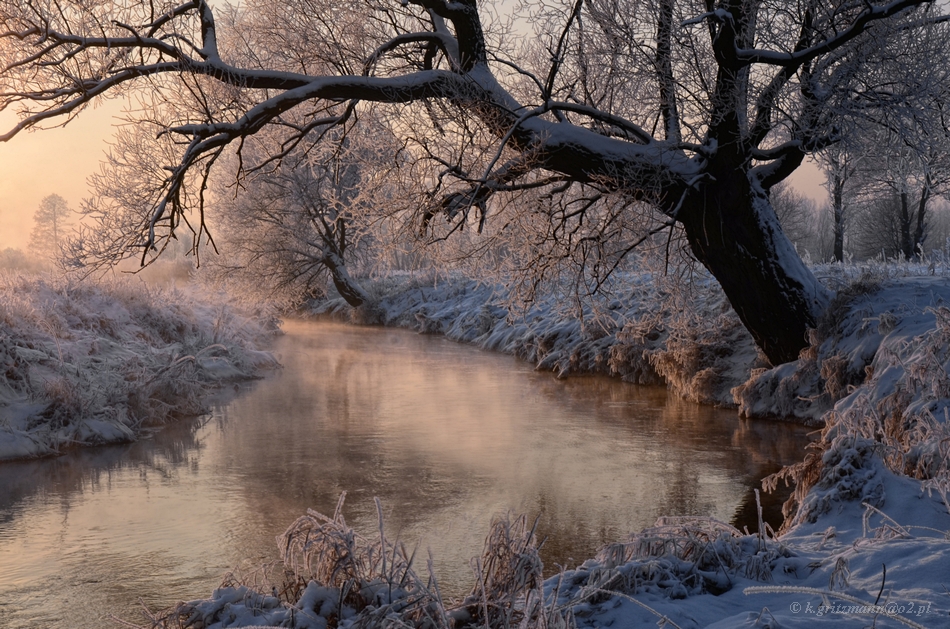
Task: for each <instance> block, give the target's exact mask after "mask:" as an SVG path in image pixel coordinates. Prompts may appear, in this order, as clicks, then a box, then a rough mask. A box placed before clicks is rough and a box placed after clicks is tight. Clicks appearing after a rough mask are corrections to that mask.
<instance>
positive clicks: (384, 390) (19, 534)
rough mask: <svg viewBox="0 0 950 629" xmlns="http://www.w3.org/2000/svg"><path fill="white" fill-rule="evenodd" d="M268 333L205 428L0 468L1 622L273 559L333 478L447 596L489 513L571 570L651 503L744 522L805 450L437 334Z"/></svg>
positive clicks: (634, 524) (125, 600) (370, 524)
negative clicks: (528, 521)
mask: <svg viewBox="0 0 950 629" xmlns="http://www.w3.org/2000/svg"><path fill="white" fill-rule="evenodd" d="M287 329H288V332H289V334H288V335H287V336H286V337H284V338H283V339H282V340H281V341H280V343H279V345H278V347H277V351H278V352H279V353H281V355H282V356H281V358H282V362H283V363H284V365H285V368H284V370H283V371H282V373H281V374H279V375H278V376H277V377H274V378H271V379H268V380H266V381H263V382H260V383H258V384H256V385H255V386H254V387H253V388H252V390H251V391H250V392H249V393H248V394H247V395H243V396H241V397H240V398H239V399H237V400H236V401H235V402H233V403H227V404H225V403H222V404H220V405H217V406H216V407H215V409H214V414H213V416H212V417H211V418H210V420H209V421H208V422H207V423H206V424H205V425H201V426H187V425H183V424H179V425H176V426H173V427H170V428H169V429H168V430H166V431H163V432H162V433H160V434H158V435H155V436H154V438H153V439H151V440H150V441H148V442H140V443H137V444H132V445H129V446H118V447H111V448H102V449H98V450H95V451H92V450H85V451H81V452H76V453H74V454H70V455H69V456H66V457H61V458H59V459H55V460H50V461H40V462H29V463H16V464H8V465H3V466H0V626H3V627H10V628H22V627H31V628H32V627H46V626H61V625H62V626H65V625H66V624H67V621H68V624H69V626H71V627H76V628H82V627H100V626H102V622H101V621H98V620H95V619H96V618H101V617H102V616H104V615H108V614H110V613H111V614H116V615H117V616H119V617H122V618H134V615H135V611H134V608H135V605H136V601H137V600H138V597H142V598H143V599H144V600H145V602H146V603H147V604H149V605H151V606H153V607H163V606H167V605H169V604H172V603H174V602H175V601H176V600H178V599H183V598H194V597H196V596H204V595H206V594H207V593H209V592H210V589H211V588H213V587H214V586H215V585H216V584H217V582H218V580H219V578H220V576H221V574H222V573H223V572H225V571H226V570H227V569H228V568H229V567H231V566H234V565H236V564H238V563H240V562H242V560H243V561H244V562H245V565H248V566H253V565H259V564H260V563H261V562H264V561H267V560H270V559H272V558H274V557H275V554H276V553H275V545H274V542H273V540H274V536H275V535H277V534H279V533H280V532H281V531H282V530H283V529H284V528H285V527H286V526H287V525H288V524H289V523H290V522H291V521H292V520H293V519H294V518H295V517H296V516H298V515H299V514H301V513H302V512H303V511H304V510H305V509H306V508H307V507H313V508H316V509H318V510H321V511H324V512H328V511H332V509H333V506H334V505H335V504H336V501H337V498H338V496H339V493H340V492H341V491H344V490H345V491H347V492H348V494H349V497H348V499H347V508H346V509H345V514H346V517H347V519H348V521H349V522H350V523H351V524H353V525H355V526H356V527H357V528H358V529H361V530H363V531H364V532H366V533H368V534H369V533H372V532H373V531H374V530H375V528H376V514H375V511H374V508H375V507H374V504H373V501H372V497H373V496H379V497H380V498H381V500H382V502H383V505H384V508H385V509H386V514H385V515H386V518H387V520H386V521H387V527H388V528H387V533H388V534H389V535H390V536H397V535H398V536H399V538H400V539H402V540H403V541H405V542H406V543H407V545H408V546H410V547H411V546H412V545H414V544H420V545H421V547H422V550H423V551H424V550H425V548H426V547H427V546H429V547H431V548H432V551H433V554H434V555H435V557H436V570H437V572H438V574H439V577H440V582H441V583H442V585H443V586H444V588H445V589H448V590H449V591H454V592H456V593H458V592H460V591H462V590H464V589H465V588H466V587H467V586H468V584H469V583H470V573H469V568H468V559H469V558H470V557H471V556H473V555H475V554H477V553H478V552H479V551H480V549H481V544H482V540H483V537H484V535H485V534H486V532H487V525H488V521H489V520H490V518H491V516H492V515H493V514H496V513H502V512H505V511H512V512H515V513H518V512H526V513H529V514H531V515H534V514H536V513H541V514H542V520H541V528H540V532H541V533H542V534H543V535H546V536H548V538H549V539H548V542H547V544H546V545H545V547H544V552H543V558H544V560H545V564H546V565H547V566H549V567H550V568H551V569H553V566H554V565H556V564H560V565H573V564H575V563H577V562H578V561H580V560H583V559H584V558H586V557H587V556H589V555H591V554H592V553H593V552H594V551H595V550H596V549H597V548H598V547H600V546H601V545H603V544H604V543H606V542H609V541H613V540H616V539H618V538H620V537H622V536H623V535H624V534H626V533H628V532H630V531H632V530H637V529H639V528H642V527H644V526H648V525H650V524H652V523H653V521H654V520H655V519H656V517H657V516H659V515H675V514H682V515H686V514H707V515H712V516H714V517H717V518H719V519H722V520H726V521H729V520H732V519H733V518H734V516H735V515H736V513H737V512H743V510H744V511H745V513H746V514H747V515H746V517H747V518H748V517H749V504H750V496H751V487H752V486H753V484H755V482H756V480H757V479H758V478H760V477H761V476H762V475H763V474H764V473H768V472H770V471H773V470H775V469H777V468H778V466H779V465H781V464H782V463H785V462H791V461H793V460H797V459H798V458H799V457H800V456H801V451H802V447H803V444H804V430H803V429H801V428H796V427H791V426H787V425H783V424H768V423H748V422H740V421H739V420H737V419H736V417H735V413H733V412H724V411H718V410H716V409H710V408H706V407H700V406H697V405H692V404H687V403H684V402H682V401H679V400H675V399H668V398H667V395H666V392H665V391H661V390H660V391H658V390H653V389H638V388H636V387H632V386H630V385H625V384H622V383H619V382H616V381H612V380H607V379H601V378H577V379H571V380H567V381H557V380H554V379H552V378H551V377H550V375H548V374H539V373H535V372H534V371H533V370H532V369H531V368H530V367H529V366H527V365H525V364H524V363H520V362H518V361H516V360H514V359H512V358H509V357H504V356H498V355H493V354H488V353H484V352H479V351H477V350H474V349H472V348H467V347H462V346H459V345H457V344H454V343H451V342H449V341H446V340H444V339H441V338H436V337H420V336H417V335H414V334H412V333H408V332H404V331H399V330H381V329H357V328H352V327H346V326H338V325H332V324H312V323H310V324H303V323H290V324H288V326H287ZM753 507H754V503H753ZM751 514H752V517H751V519H749V520H747V522H754V508H753V509H752V511H751ZM774 524H776V525H777V522H774ZM423 555H424V552H423ZM84 613H89V614H91V616H90V617H89V618H84V617H83V614H84Z"/></svg>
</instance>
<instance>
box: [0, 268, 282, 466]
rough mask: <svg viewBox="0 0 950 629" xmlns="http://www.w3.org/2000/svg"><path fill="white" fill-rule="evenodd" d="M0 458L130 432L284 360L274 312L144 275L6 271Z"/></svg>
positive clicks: (0, 334) (0, 277)
mask: <svg viewBox="0 0 950 629" xmlns="http://www.w3.org/2000/svg"><path fill="white" fill-rule="evenodd" d="M0 294H2V295H3V296H4V298H3V301H2V303H0V368H2V370H3V377H2V378H0V460H2V459H11V458H19V457H31V456H42V455H47V454H54V453H56V452H59V451H61V450H62V449H63V448H66V447H69V446H72V445H88V444H99V443H109V442H118V441H128V440H131V439H134V438H135V436H136V434H137V433H138V432H139V431H140V430H141V429H142V428H143V427H146V426H150V425H155V424H159V423H161V422H163V421H165V420H166V419H168V418H170V417H176V416H187V415H196V414H199V413H201V412H203V406H202V403H201V396H202V395H203V394H204V393H205V392H206V391H207V390H208V388H209V387H211V386H214V385H215V384H218V383H221V382H223V381H227V380H234V379H246V378H249V377H253V376H255V375H256V374H258V373H259V372H260V371H261V370H262V369H266V368H271V367H274V366H276V362H275V360H274V358H273V357H272V356H271V355H270V354H269V353H267V352H265V351H261V350H259V349H258V346H259V345H261V344H262V343H263V342H264V341H265V339H266V337H267V336H268V335H270V334H272V333H273V332H274V330H275V329H276V327H275V326H274V325H273V321H268V320H267V319H266V318H264V317H253V316H249V315H244V314H240V313H239V312H237V311H235V310H234V309H233V308H230V307H229V306H227V305H226V303H225V302H224V301H223V300H221V299H218V300H214V299H199V298H197V297H195V296H193V295H189V294H187V293H185V292H182V291H178V290H174V289H166V288H158V287H155V286H150V285H147V284H144V283H142V282H141V281H138V280H136V279H134V278H133V279H130V280H125V281H122V280H111V281H101V282H95V283H94V282H82V283H78V282H71V281H69V280H65V279H57V278H53V277H40V276H27V275H20V274H15V273H5V274H0Z"/></svg>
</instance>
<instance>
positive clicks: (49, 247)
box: [29, 194, 72, 260]
mask: <svg viewBox="0 0 950 629" xmlns="http://www.w3.org/2000/svg"><path fill="white" fill-rule="evenodd" d="M71 213H72V210H70V209H69V205H68V204H67V203H66V199H64V198H63V197H61V196H59V195H58V194H51V195H49V196H47V197H45V198H44V199H43V200H42V201H40V207H39V209H38V210H37V211H36V214H34V215H33V222H34V226H33V232H32V233H31V234H30V244H29V248H30V250H31V251H32V252H33V253H34V254H35V255H37V256H39V257H41V258H46V259H48V260H56V259H58V258H59V257H60V251H61V247H62V245H63V243H64V241H65V237H66V224H67V222H68V221H69V215H70V214H71Z"/></svg>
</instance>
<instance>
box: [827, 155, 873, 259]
mask: <svg viewBox="0 0 950 629" xmlns="http://www.w3.org/2000/svg"><path fill="white" fill-rule="evenodd" d="M863 151H864V147H861V146H860V143H859V142H855V138H850V142H849V144H843V143H842V144H836V145H832V146H829V147H828V148H827V149H825V150H824V151H822V153H821V155H820V157H819V161H820V163H821V167H822V170H823V171H824V173H825V181H826V183H825V186H826V187H827V189H828V194H829V196H830V197H831V208H830V210H831V229H832V235H833V241H832V242H833V244H832V255H833V257H834V261H835V262H844V236H845V228H846V226H847V223H848V221H849V220H850V219H851V213H852V207H853V205H854V203H855V199H854V196H855V189H856V187H857V185H858V184H857V179H856V177H857V175H858V174H859V172H860V171H859V166H860V164H861V162H862V159H863V158H864V157H865V155H864V154H863Z"/></svg>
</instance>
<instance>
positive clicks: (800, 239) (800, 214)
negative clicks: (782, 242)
mask: <svg viewBox="0 0 950 629" xmlns="http://www.w3.org/2000/svg"><path fill="white" fill-rule="evenodd" d="M769 200H770V201H771V202H772V208H773V209H774V210H775V215H776V216H778V220H779V222H780V223H781V224H782V229H783V230H784V231H785V235H787V236H788V239H789V240H791V241H792V244H793V245H795V248H796V249H798V251H799V252H805V251H808V252H809V253H817V239H818V233H817V230H816V225H817V218H818V209H817V207H816V204H815V202H814V201H812V200H811V199H809V198H808V197H806V196H805V195H804V194H802V193H801V192H799V191H798V190H796V189H795V188H793V187H792V186H791V185H789V184H788V183H787V182H784V181H783V182H782V183H780V184H777V185H775V186H773V187H772V190H771V193H770V195H769Z"/></svg>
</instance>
